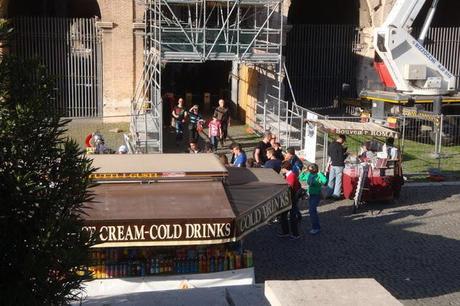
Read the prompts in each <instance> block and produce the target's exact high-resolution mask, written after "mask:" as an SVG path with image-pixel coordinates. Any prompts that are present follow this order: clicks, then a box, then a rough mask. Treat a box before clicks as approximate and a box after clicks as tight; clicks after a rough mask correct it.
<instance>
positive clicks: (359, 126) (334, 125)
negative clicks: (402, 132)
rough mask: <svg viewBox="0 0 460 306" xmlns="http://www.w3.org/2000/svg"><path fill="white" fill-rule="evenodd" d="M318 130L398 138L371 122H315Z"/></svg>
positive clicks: (388, 130)
mask: <svg viewBox="0 0 460 306" xmlns="http://www.w3.org/2000/svg"><path fill="white" fill-rule="evenodd" d="M310 122H312V123H315V124H316V125H317V126H318V128H319V129H320V130H323V131H325V132H328V133H334V134H343V135H358V136H375V137H393V138H398V136H399V133H398V132H396V131H394V130H391V129H389V128H386V127H383V126H381V125H378V124H376V123H372V122H364V123H362V122H351V121H340V120H315V121H310Z"/></svg>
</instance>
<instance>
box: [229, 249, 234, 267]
mask: <svg viewBox="0 0 460 306" xmlns="http://www.w3.org/2000/svg"><path fill="white" fill-rule="evenodd" d="M228 269H229V270H234V269H235V259H234V257H233V253H232V252H230V253H229V254H228Z"/></svg>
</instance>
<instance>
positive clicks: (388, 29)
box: [373, 0, 455, 95]
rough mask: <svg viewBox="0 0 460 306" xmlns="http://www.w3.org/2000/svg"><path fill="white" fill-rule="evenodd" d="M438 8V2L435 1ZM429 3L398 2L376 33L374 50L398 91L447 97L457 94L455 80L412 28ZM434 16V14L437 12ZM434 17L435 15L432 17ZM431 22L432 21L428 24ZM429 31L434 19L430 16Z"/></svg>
mask: <svg viewBox="0 0 460 306" xmlns="http://www.w3.org/2000/svg"><path fill="white" fill-rule="evenodd" d="M434 1H435V2H433V3H434V4H437V0H434ZM425 2H426V0H397V1H396V3H395V4H394V6H393V8H392V10H391V12H390V14H389V15H388V17H387V19H386V20H385V22H384V23H383V24H382V26H381V27H378V28H376V29H375V30H374V40H373V43H374V48H375V51H376V53H377V54H378V55H379V58H380V59H381V61H382V62H383V64H384V65H376V66H377V67H380V68H379V69H384V70H385V71H383V72H382V71H379V73H380V75H385V74H388V75H389V76H390V77H391V80H390V81H391V82H388V80H384V82H385V83H386V84H394V87H395V89H396V90H397V91H399V92H403V93H408V94H413V95H446V94H451V93H453V92H454V91H455V77H454V75H453V74H452V73H451V72H450V71H449V70H448V69H447V68H445V67H444V66H443V65H442V64H441V63H440V62H439V61H438V60H437V59H436V58H435V57H434V56H433V55H432V54H430V52H428V50H426V49H425V47H424V46H423V45H422V43H420V42H419V41H418V40H417V39H415V38H414V37H412V35H411V34H410V32H411V26H412V24H413V22H414V20H415V18H416V17H417V15H418V14H419V13H420V10H421V9H422V7H423V5H424V4H425ZM433 13H434V10H433ZM431 15H432V14H431ZM428 18H430V20H428ZM428 18H427V21H426V22H425V26H424V28H425V27H428V26H429V23H430V22H431V19H432V16H431V17H430V16H428Z"/></svg>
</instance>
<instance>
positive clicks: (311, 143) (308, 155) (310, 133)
mask: <svg viewBox="0 0 460 306" xmlns="http://www.w3.org/2000/svg"><path fill="white" fill-rule="evenodd" d="M317 119H318V115H317V114H315V113H312V112H307V120H308V121H307V122H306V126H305V145H304V157H305V160H307V161H309V162H310V163H315V162H316V138H317V134H318V128H317V126H316V125H315V124H312V123H311V121H316V120H317Z"/></svg>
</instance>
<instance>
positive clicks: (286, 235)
mask: <svg viewBox="0 0 460 306" xmlns="http://www.w3.org/2000/svg"><path fill="white" fill-rule="evenodd" d="M276 235H277V236H278V237H280V238H285V237H289V234H283V233H278V234H276Z"/></svg>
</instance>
